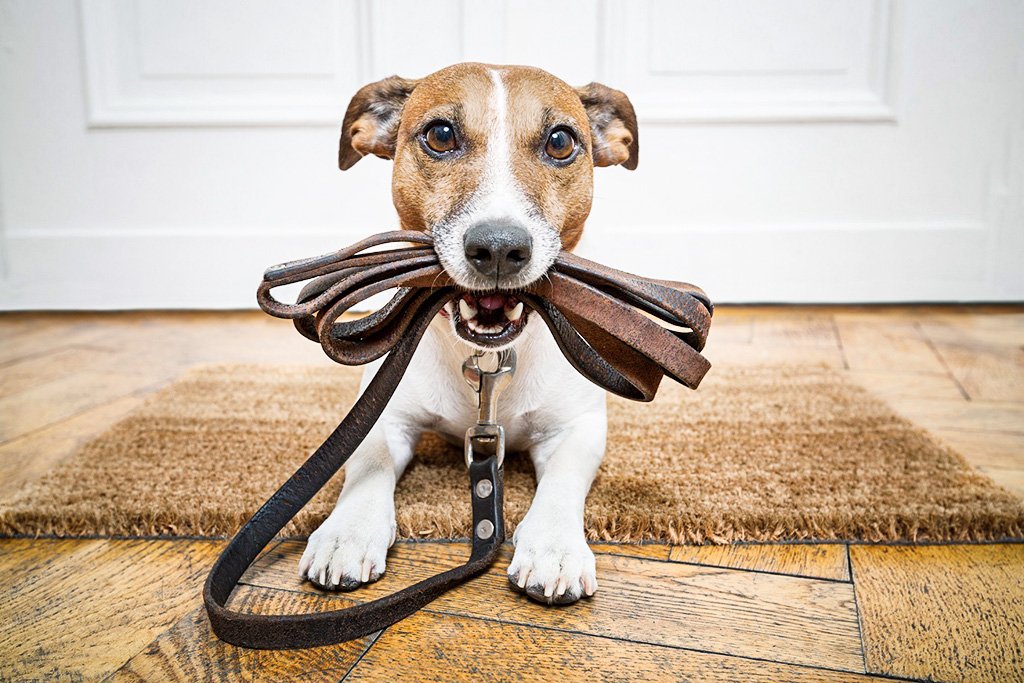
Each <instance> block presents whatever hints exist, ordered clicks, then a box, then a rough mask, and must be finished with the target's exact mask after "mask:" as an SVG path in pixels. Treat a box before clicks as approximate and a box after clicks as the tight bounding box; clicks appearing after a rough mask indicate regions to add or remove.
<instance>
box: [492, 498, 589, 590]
mask: <svg viewBox="0 0 1024 683" xmlns="http://www.w3.org/2000/svg"><path fill="white" fill-rule="evenodd" d="M515 546H516V551H515V554H514V555H513V556H512V563H511V564H509V566H508V580H509V584H510V585H511V586H512V590H514V591H517V592H520V593H526V595H528V596H529V597H531V598H533V599H534V600H536V601H538V602H543V603H545V604H548V605H568V604H571V603H574V602H576V601H577V600H579V599H580V598H582V597H590V596H592V595H593V594H594V593H595V592H596V591H597V571H596V569H595V567H594V553H593V552H591V550H590V547H589V546H588V545H587V541H586V539H585V538H584V537H583V532H582V531H581V530H566V529H564V528H561V527H560V526H559V525H558V524H537V523H536V522H535V521H534V520H531V519H530V517H529V516H527V518H526V519H524V520H523V522H522V523H521V524H520V525H519V527H518V528H517V529H516V533H515Z"/></svg>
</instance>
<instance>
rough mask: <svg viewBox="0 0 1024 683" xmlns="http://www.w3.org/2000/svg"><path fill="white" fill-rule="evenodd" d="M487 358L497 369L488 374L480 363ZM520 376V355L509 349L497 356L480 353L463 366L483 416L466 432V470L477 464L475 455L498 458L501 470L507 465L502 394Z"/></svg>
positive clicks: (465, 377) (464, 373) (480, 414)
mask: <svg viewBox="0 0 1024 683" xmlns="http://www.w3.org/2000/svg"><path fill="white" fill-rule="evenodd" d="M485 354H487V355H488V356H489V357H491V358H493V359H494V365H495V368H494V369H493V370H484V369H483V368H482V367H481V366H480V359H481V358H483V357H484V355H485ZM515 372H516V352H515V350H513V349H505V350H503V351H499V352H497V353H494V352H485V351H478V352H477V353H474V354H473V355H472V356H470V357H469V358H467V359H466V361H465V362H464V363H463V364H462V377H463V379H465V380H466V383H467V384H469V386H471V387H472V388H473V391H475V392H476V393H477V400H478V409H479V414H478V416H477V421H476V424H475V425H473V426H472V427H470V428H469V429H467V430H466V467H469V466H470V465H471V464H472V463H473V456H474V454H475V453H482V454H485V455H487V456H492V455H493V456H495V458H496V459H497V461H498V467H501V465H502V463H503V462H504V461H505V429H504V427H502V426H501V425H500V424H498V420H497V407H498V405H497V404H498V394H499V393H501V392H502V391H503V390H504V389H505V387H507V386H508V384H509V382H511V381H512V377H513V376H514V375H515Z"/></svg>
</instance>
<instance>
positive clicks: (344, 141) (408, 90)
mask: <svg viewBox="0 0 1024 683" xmlns="http://www.w3.org/2000/svg"><path fill="white" fill-rule="evenodd" d="M637 148H638V146H637V127H636V115H635V114H634V112H633V106H632V105H631V104H630V102H629V99H628V98H627V97H626V96H625V95H624V94H623V93H621V92H619V91H617V90H612V89H611V88H608V87H605V86H603V85H600V84H598V83H591V84H590V85H587V86H583V87H581V88H573V87H570V86H569V85H567V84H566V83H564V82H563V81H561V80H559V79H558V78H555V77H554V76H552V75H551V74H549V73H547V72H545V71H541V70H540V69H535V68H530V67H523V66H489V65H484V64H456V65H454V66H450V67H448V68H446V69H442V70H441V71H438V72H436V73H434V74H431V75H430V76H427V77H426V78H422V79H420V80H407V79H404V78H398V77H391V78H386V79H384V80H382V81H379V82H377V83H371V84H370V85H367V86H365V87H363V88H362V89H361V90H359V92H357V93H356V95H355V97H353V98H352V101H351V103H350V104H349V106H348V110H347V111H346V113H345V121H344V124H343V126H342V131H341V149H340V151H339V155H338V163H339V166H340V167H341V169H342V170H345V169H348V168H351V167H352V166H353V165H354V164H355V163H356V162H357V161H359V159H361V158H362V157H364V156H366V155H368V154H373V155H376V156H378V157H382V158H385V159H393V160H394V164H395V165H394V174H393V180H392V196H393V200H394V204H395V208H396V209H397V210H398V216H399V219H400V221H401V227H402V229H403V230H420V231H424V232H429V233H430V234H432V235H433V237H434V245H435V249H436V251H437V254H438V257H439V258H440V261H441V264H442V265H443V266H444V268H445V270H446V271H447V272H448V274H449V275H450V276H451V278H452V279H453V280H454V281H455V283H457V284H458V285H459V286H460V287H461V288H463V289H464V290H465V293H464V294H462V296H461V297H460V298H458V299H456V300H453V301H451V302H449V303H448V304H446V305H445V308H444V309H442V311H441V313H440V314H439V315H438V316H437V318H436V319H435V320H434V321H433V322H432V323H431V325H430V328H429V329H428V331H427V333H426V335H425V336H424V338H423V341H422V343H421V344H420V346H419V349H418V350H417V351H416V355H415V356H414V357H413V359H412V362H411V364H410V365H409V369H408V372H407V374H406V376H405V378H404V379H403V380H402V382H401V384H400V385H399V387H398V390H397V392H396V393H395V395H394V397H393V398H392V399H391V402H390V403H389V405H388V406H387V408H386V409H385V411H384V414H383V415H382V416H381V418H380V420H379V421H378V422H377V424H376V425H375V426H374V427H373V429H372V430H371V431H370V433H369V436H367V438H366V440H365V441H364V442H363V444H362V445H361V446H360V447H359V448H358V450H356V452H355V453H354V454H353V456H352V457H351V459H350V460H349V461H348V463H347V465H346V474H345V484H344V488H343V490H342V492H341V496H340V497H339V498H338V503H337V506H336V507H335V508H334V511H333V512H332V513H331V514H330V516H328V518H327V519H326V520H325V521H324V522H323V524H322V525H321V526H320V527H319V528H318V529H317V530H316V531H315V532H313V534H312V535H311V536H310V537H309V542H308V544H307V546H306V550H305V552H304V553H303V555H302V559H301V560H300V563H299V572H300V574H301V575H302V576H303V577H305V578H308V579H309V580H310V581H312V582H313V583H315V584H316V585H318V586H320V587H322V588H326V589H331V590H351V589H353V588H357V587H358V586H360V585H361V584H363V583H367V582H370V581H375V580H376V579H378V578H379V577H380V576H381V574H383V572H384V567H385V558H386V556H387V551H388V548H389V547H390V546H391V545H392V544H393V543H394V540H395V533H396V529H395V503H394V491H395V483H396V482H397V480H398V478H399V477H400V476H401V475H402V472H403V471H404V470H405V467H406V466H407V465H408V464H409V461H410V460H411V459H412V457H413V450H414V449H415V447H416V443H417V441H418V440H419V438H420V436H421V435H422V434H423V432H424V431H428V430H429V431H435V432H438V433H440V434H441V435H442V436H443V437H445V438H446V439H449V440H451V441H453V442H454V443H457V444H460V445H461V443H462V439H463V436H464V435H465V433H466V428H467V427H469V426H470V425H472V424H474V423H475V421H476V417H477V394H476V393H474V392H473V390H472V389H471V388H470V387H468V386H467V385H466V383H465V382H464V381H463V379H462V373H461V368H462V362H463V361H464V360H465V359H466V357H467V356H469V355H472V354H473V353H474V352H475V351H479V350H485V351H496V350H500V349H502V348H506V347H509V346H513V345H514V346H515V350H516V353H517V355H518V359H519V360H518V371H517V375H516V378H515V380H514V381H513V382H512V383H511V384H510V385H509V387H508V388H507V389H506V390H505V391H504V392H503V394H502V400H501V406H500V417H501V422H502V424H503V425H504V427H505V430H506V439H507V444H508V449H509V450H512V451H523V452H528V453H529V455H530V458H531V459H532V461H533V464H534V468H535V470H536V476H537V492H536V495H535V496H534V499H533V503H532V504H531V505H530V509H529V512H528V513H527V514H526V516H525V517H524V518H523V520H522V521H521V522H520V523H519V525H518V526H517V527H516V530H515V534H514V535H513V543H514V545H515V554H514V556H513V558H512V563H511V564H510V565H509V567H508V578H509V581H510V582H511V585H512V587H513V588H514V589H516V590H518V591H523V592H525V593H526V594H527V595H528V596H530V597H531V598H533V599H535V600H538V601H540V602H544V603H547V604H567V603H572V602H575V601H577V600H579V599H580V598H581V597H583V596H591V595H593V594H594V592H595V591H596V590H597V577H596V575H595V567H594V554H593V553H592V552H591V550H590V548H589V547H588V546H587V541H586V538H585V536H584V531H583V507H584V501H585V499H586V497H587V493H588V491H589V490H590V484H591V482H592V481H593V479H594V476H595V474H596V473H597V468H598V466H599V465H600V463H601V459H602V458H603V457H604V449H605V432H606V427H607V424H606V415H605V394H604V391H603V390H602V389H601V388H599V387H597V386H596V385H594V384H591V383H590V382H589V381H588V380H587V379H585V378H584V377H583V376H582V375H581V374H580V373H578V372H577V371H576V370H575V369H574V368H573V367H572V366H571V365H569V363H568V361H566V359H565V357H564V356H563V355H562V353H561V352H559V350H558V348H557V346H556V345H555V341H554V338H553V337H552V336H551V333H550V332H549V331H548V329H547V327H546V326H545V325H544V323H543V321H539V320H538V321H533V320H531V316H530V312H529V310H527V309H525V308H524V306H523V303H522V302H521V301H519V300H518V299H517V298H516V290H517V289H519V288H521V287H524V286H526V285H528V284H530V283H531V282H533V281H534V280H537V279H538V278H542V277H544V274H545V272H546V271H547V270H548V268H549V267H550V266H551V265H552V263H553V262H554V260H555V257H556V256H557V255H558V252H559V250H561V249H572V248H573V247H575V246H576V244H577V242H579V239H580V235H581V233H582V232H583V224H584V221H585V220H586V218H587V215H588V214H589V213H590V205H591V200H592V197H593V167H594V166H612V165H616V164H621V165H622V166H625V167H626V168H628V169H634V168H636V166H637ZM378 367H379V362H377V363H374V364H372V365H371V366H370V367H368V368H367V369H366V372H365V374H364V375H363V382H362V388H361V389H365V387H366V385H367V383H368V382H369V380H370V378H372V377H373V374H374V373H375V372H376V370H377V368H378Z"/></svg>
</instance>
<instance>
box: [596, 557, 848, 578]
mask: <svg viewBox="0 0 1024 683" xmlns="http://www.w3.org/2000/svg"><path fill="white" fill-rule="evenodd" d="M595 554H597V553H595ZM618 557H633V558H635V559H642V560H651V561H652V562H670V563H672V564H685V565H688V566H691V567H708V568H710V569H728V570H729V571H736V572H749V573H751V574H768V575H769V576H785V577H787V578H791V579H805V580H810V581H825V582H827V583H852V582H851V581H849V580H847V579H833V578H831V577H828V576H811V575H809V574H794V573H791V572H780V571H774V570H771V569H751V568H750V567H730V566H728V565H724V564H708V563H705V562H694V561H692V560H673V559H671V558H669V559H668V560H659V559H658V558H656V557H641V558H637V557H636V556H635V555H619V556H618Z"/></svg>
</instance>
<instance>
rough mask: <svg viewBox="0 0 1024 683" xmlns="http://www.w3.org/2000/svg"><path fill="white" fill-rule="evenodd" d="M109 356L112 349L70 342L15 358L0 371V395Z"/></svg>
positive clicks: (106, 362) (101, 362)
mask: <svg viewBox="0 0 1024 683" xmlns="http://www.w3.org/2000/svg"><path fill="white" fill-rule="evenodd" d="M112 356H114V354H113V352H111V351H110V350H108V349H102V348H95V347H88V346H69V347H67V348H63V349H58V350H56V351H52V352H50V353H44V354H41V355H38V356H32V357H31V358H27V359H22V360H18V361H15V362H13V363H10V364H8V365H6V366H4V368H3V370H2V371H0V398H4V397H6V396H10V395H11V394H16V393H18V392H21V391H26V390H28V389H31V388H32V387H34V386H38V385H40V384H45V383H47V382H52V381H54V380H57V379H60V378H61V377H63V376H65V375H69V374H73V373H75V372H78V371H80V370H83V369H90V368H95V367H100V366H103V365H109V364H110V363H111V362H112Z"/></svg>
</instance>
